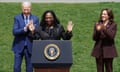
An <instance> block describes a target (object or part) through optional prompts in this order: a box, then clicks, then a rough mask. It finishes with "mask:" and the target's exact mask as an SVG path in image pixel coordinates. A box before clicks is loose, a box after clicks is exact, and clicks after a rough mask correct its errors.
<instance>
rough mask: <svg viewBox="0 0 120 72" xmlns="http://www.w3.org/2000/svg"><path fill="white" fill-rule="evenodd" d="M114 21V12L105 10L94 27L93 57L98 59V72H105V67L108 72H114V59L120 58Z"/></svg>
mask: <svg viewBox="0 0 120 72" xmlns="http://www.w3.org/2000/svg"><path fill="white" fill-rule="evenodd" d="M113 19H114V16H113V13H112V10H110V9H103V10H102V11H101V14H100V19H99V21H98V22H97V23H96V24H95V26H94V33H93V40H94V41H95V45H94V48H93V51H92V56H94V57H95V58H96V64H97V72H104V66H105V68H106V72H113V67H112V63H113V58H114V57H117V56H118V54H117V51H116V47H115V42H114V39H115V35H116V31H117V25H116V24H115V22H114V20H113Z"/></svg>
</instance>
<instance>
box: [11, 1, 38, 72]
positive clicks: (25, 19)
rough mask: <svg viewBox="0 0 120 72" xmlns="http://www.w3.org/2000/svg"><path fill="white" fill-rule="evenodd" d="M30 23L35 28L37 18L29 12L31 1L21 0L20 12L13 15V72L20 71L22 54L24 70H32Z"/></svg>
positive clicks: (29, 71) (27, 71) (30, 71)
mask: <svg viewBox="0 0 120 72" xmlns="http://www.w3.org/2000/svg"><path fill="white" fill-rule="evenodd" d="M30 24H32V25H34V26H35V30H36V27H37V25H38V24H39V19H38V17H36V16H34V15H32V14H31V3H30V2H23V3H22V13H21V14H18V15H16V16H15V17H14V26H13V35H14V42H13V47H12V50H13V51H14V72H21V64H22V59H23V57H24V56H25V63H26V72H32V71H33V69H32V64H31V52H32V39H31V38H30V37H29V33H30V30H29V29H30V28H29V27H30Z"/></svg>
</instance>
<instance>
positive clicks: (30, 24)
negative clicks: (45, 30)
mask: <svg viewBox="0 0 120 72" xmlns="http://www.w3.org/2000/svg"><path fill="white" fill-rule="evenodd" d="M29 30H30V31H31V32H34V30H35V26H34V24H33V20H30V21H29Z"/></svg>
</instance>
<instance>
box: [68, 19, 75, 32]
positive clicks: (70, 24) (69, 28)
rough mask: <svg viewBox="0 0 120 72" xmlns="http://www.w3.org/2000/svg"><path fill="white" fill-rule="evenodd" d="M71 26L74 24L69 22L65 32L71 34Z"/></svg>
mask: <svg viewBox="0 0 120 72" xmlns="http://www.w3.org/2000/svg"><path fill="white" fill-rule="evenodd" d="M73 26H74V24H73V23H72V21H69V22H68V24H67V31H68V32H71V31H72V29H73Z"/></svg>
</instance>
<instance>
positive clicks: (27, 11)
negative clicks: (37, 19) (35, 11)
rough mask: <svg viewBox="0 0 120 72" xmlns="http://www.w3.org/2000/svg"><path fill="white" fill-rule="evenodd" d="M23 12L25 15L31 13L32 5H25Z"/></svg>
mask: <svg viewBox="0 0 120 72" xmlns="http://www.w3.org/2000/svg"><path fill="white" fill-rule="evenodd" d="M22 12H23V14H25V15H29V14H30V13H31V6H30V5H23V6H22Z"/></svg>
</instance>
